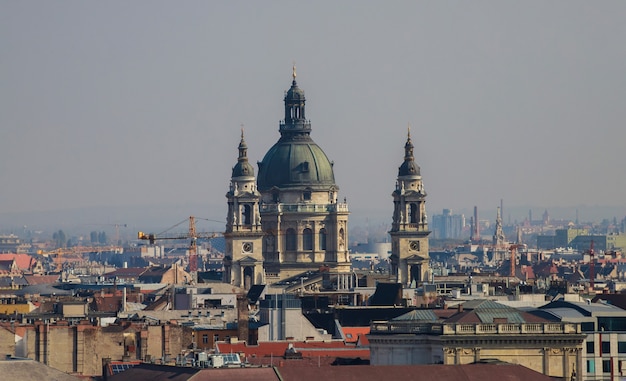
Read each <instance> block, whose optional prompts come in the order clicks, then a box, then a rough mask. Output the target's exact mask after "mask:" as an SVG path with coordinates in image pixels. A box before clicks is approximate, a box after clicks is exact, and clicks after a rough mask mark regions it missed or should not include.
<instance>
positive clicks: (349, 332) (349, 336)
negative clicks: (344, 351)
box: [342, 327, 370, 343]
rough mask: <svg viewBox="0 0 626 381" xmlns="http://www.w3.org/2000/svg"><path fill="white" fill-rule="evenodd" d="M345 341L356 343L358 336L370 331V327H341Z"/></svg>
mask: <svg viewBox="0 0 626 381" xmlns="http://www.w3.org/2000/svg"><path fill="white" fill-rule="evenodd" d="M342 329H343V335H344V336H345V338H346V339H345V340H346V343H356V342H357V341H358V340H359V336H361V335H367V334H368V333H370V327H342Z"/></svg>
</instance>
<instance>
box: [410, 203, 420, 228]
mask: <svg viewBox="0 0 626 381" xmlns="http://www.w3.org/2000/svg"><path fill="white" fill-rule="evenodd" d="M409 213H410V220H409V222H410V223H412V224H416V223H418V222H419V218H418V212H417V204H411V205H410V210H409Z"/></svg>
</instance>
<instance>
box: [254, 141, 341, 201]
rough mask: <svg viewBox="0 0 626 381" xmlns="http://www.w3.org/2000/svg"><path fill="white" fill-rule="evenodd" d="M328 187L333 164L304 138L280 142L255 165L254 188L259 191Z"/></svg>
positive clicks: (333, 178) (330, 182)
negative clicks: (256, 167) (255, 184)
mask: <svg viewBox="0 0 626 381" xmlns="http://www.w3.org/2000/svg"><path fill="white" fill-rule="evenodd" d="M331 186H335V174H334V172H333V163H331V161H330V160H328V157H327V156H326V154H325V153H324V151H322V149H321V148H320V147H319V146H318V145H317V144H316V143H315V142H314V141H313V140H312V139H311V138H310V137H308V136H307V137H306V138H303V137H300V138H299V139H283V138H281V139H280V140H279V141H278V142H277V143H276V144H274V146H272V148H270V150H269V151H267V153H266V154H265V157H264V158H263V161H261V162H260V163H259V176H258V177H257V187H258V189H259V190H260V191H266V190H270V189H272V188H273V187H277V188H294V187H309V188H311V189H312V190H323V189H328V188H330V187H331Z"/></svg>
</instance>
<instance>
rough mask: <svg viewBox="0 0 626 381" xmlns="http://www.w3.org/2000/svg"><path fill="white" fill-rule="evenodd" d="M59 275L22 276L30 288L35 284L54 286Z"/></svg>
mask: <svg viewBox="0 0 626 381" xmlns="http://www.w3.org/2000/svg"><path fill="white" fill-rule="evenodd" d="M60 277H61V275H60V274H55V275H24V278H25V279H26V281H27V282H28V284H29V285H30V286H34V285H37V284H55V283H57V282H58V281H59V278H60Z"/></svg>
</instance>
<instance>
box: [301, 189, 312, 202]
mask: <svg viewBox="0 0 626 381" xmlns="http://www.w3.org/2000/svg"><path fill="white" fill-rule="evenodd" d="M302 199H304V201H311V191H310V190H305V191H304V193H302Z"/></svg>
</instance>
